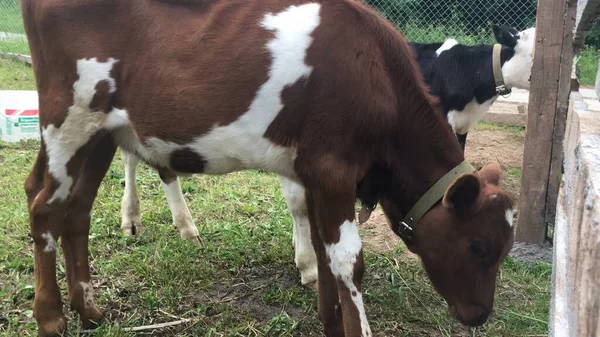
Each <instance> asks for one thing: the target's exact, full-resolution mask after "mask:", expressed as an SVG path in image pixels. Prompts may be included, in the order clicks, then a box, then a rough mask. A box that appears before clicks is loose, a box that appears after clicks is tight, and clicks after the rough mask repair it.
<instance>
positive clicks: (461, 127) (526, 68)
mask: <svg viewBox="0 0 600 337" xmlns="http://www.w3.org/2000/svg"><path fill="white" fill-rule="evenodd" d="M493 31H494V36H495V38H496V41H497V42H498V43H499V44H500V45H501V46H502V48H501V52H500V62H499V65H500V66H501V67H502V77H503V82H504V85H505V86H506V88H507V89H508V92H510V89H512V88H519V89H527V90H529V79H530V77H531V65H532V62H533V49H534V43H535V41H534V40H535V28H530V29H527V30H524V31H522V32H519V31H517V30H516V29H515V28H513V27H499V26H493ZM411 45H412V47H413V50H414V52H415V56H416V58H417V61H418V62H419V67H420V68H421V73H423V76H424V77H425V81H426V82H427V84H429V86H430V89H431V92H432V93H433V94H434V95H436V96H437V97H439V98H440V100H441V103H442V105H443V111H444V113H445V114H446V115H447V118H448V123H450V125H452V128H453V129H454V132H456V135H457V137H458V140H459V143H460V144H461V146H462V148H463V150H464V148H465V143H466V139H467V133H468V131H469V130H470V129H471V128H472V127H473V126H474V125H475V124H477V122H479V121H480V120H481V118H482V117H483V115H484V114H485V113H486V112H487V111H488V110H489V109H490V107H491V105H492V103H494V101H495V100H496V99H497V98H498V96H499V92H498V91H497V90H496V87H497V86H496V81H495V80H494V72H493V65H492V53H493V46H492V45H483V44H482V45H475V46H467V45H462V44H459V43H458V42H457V41H456V40H454V39H448V40H446V41H445V42H443V43H414V42H413V43H411Z"/></svg>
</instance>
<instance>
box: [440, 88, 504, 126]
mask: <svg viewBox="0 0 600 337" xmlns="http://www.w3.org/2000/svg"><path fill="white" fill-rule="evenodd" d="M497 97H498V96H494V97H493V98H492V99H489V100H487V101H485V102H483V103H482V104H479V103H477V100H476V99H475V98H473V100H472V101H471V102H469V103H468V104H467V105H466V106H465V108H464V109H463V110H462V111H457V110H450V112H448V123H449V124H450V125H451V126H452V129H453V130H454V132H455V133H458V134H459V135H464V134H465V133H467V132H469V130H470V129H471V128H472V127H473V126H474V125H475V124H477V122H479V120H481V118H482V117H483V115H485V113H486V112H488V110H489V109H490V107H491V106H492V103H494V101H495V100H496V98H497Z"/></svg>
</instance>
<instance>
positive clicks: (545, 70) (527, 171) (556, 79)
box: [516, 0, 576, 243]
mask: <svg viewBox="0 0 600 337" xmlns="http://www.w3.org/2000/svg"><path fill="white" fill-rule="evenodd" d="M567 3H568V4H569V6H567ZM570 6H576V3H575V0H569V1H568V2H567V1H564V0H545V1H539V2H538V7H537V17H538V18H543V19H541V20H537V23H536V43H535V55H534V62H533V67H532V71H531V88H530V94H529V111H528V114H527V131H526V134H525V151H524V158H523V176H522V183H521V194H520V202H519V219H518V226H517V238H516V239H517V240H518V241H524V242H532V243H542V242H543V241H544V239H545V233H546V215H547V207H548V205H547V202H548V186H549V185H552V186H553V187H552V188H551V189H550V190H551V191H554V182H550V176H551V171H552V162H553V160H556V158H555V157H553V147H555V146H556V145H557V143H558V141H559V140H561V137H562V136H563V135H564V121H565V119H564V115H566V111H564V112H559V113H558V115H560V114H561V113H562V114H563V115H562V116H561V117H560V118H558V119H557V116H558V115H557V111H558V110H560V109H562V108H563V107H565V106H567V104H566V103H563V104H558V101H559V97H560V98H561V99H563V98H564V93H563V94H560V95H559V90H560V89H561V88H562V87H564V83H562V82H564V78H565V76H567V78H568V82H570V74H571V62H572V57H571V58H568V57H563V53H564V50H565V48H572V46H571V45H570V44H569V45H565V43H564V40H565V34H572V29H568V27H572V19H571V17H570V16H569V15H567V12H568V8H570ZM565 30H568V31H567V32H565ZM567 54H568V55H572V54H571V53H567ZM565 63H566V65H565ZM565 68H568V71H567V72H565V71H564V69H565ZM561 70H562V71H561ZM565 74H566V75H565ZM561 78H563V80H562V81H561ZM561 83H562V84H561ZM566 90H567V94H568V87H567V89H566ZM565 109H566V108H565ZM557 121H558V122H559V123H561V122H562V123H563V125H562V126H559V130H558V132H555V125H556V123H557ZM555 138H556V141H555ZM554 175H555V173H553V175H552V176H553V177H554ZM557 183H558V182H557ZM555 205H556V200H555V201H554V204H553V205H550V206H551V207H552V206H554V208H555Z"/></svg>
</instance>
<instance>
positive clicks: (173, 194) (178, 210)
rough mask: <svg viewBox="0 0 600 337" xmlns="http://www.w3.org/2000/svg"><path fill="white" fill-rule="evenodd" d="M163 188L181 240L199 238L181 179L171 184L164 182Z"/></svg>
mask: <svg viewBox="0 0 600 337" xmlns="http://www.w3.org/2000/svg"><path fill="white" fill-rule="evenodd" d="M162 187H163V190H164V191H165V195H166V197H167V202H168V203H169V208H170V209H171V214H172V215H173V223H174V224H175V227H176V228H177V230H178V231H179V234H180V235H181V238H182V239H184V240H192V239H194V238H197V237H199V236H200V234H199V233H198V229H197V228H196V226H195V225H194V221H193V220H192V214H190V210H189V209H188V207H187V204H186V202H185V199H184V198H183V193H182V192H181V185H180V184H179V179H175V180H173V181H172V182H171V183H169V184H165V183H164V182H163V183H162Z"/></svg>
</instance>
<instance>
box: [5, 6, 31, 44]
mask: <svg viewBox="0 0 600 337" xmlns="http://www.w3.org/2000/svg"><path fill="white" fill-rule="evenodd" d="M0 52H8V53H18V54H29V47H28V45H27V39H26V38H25V30H24V28H23V18H22V16H21V7H20V4H19V0H0Z"/></svg>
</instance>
